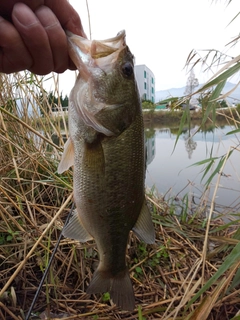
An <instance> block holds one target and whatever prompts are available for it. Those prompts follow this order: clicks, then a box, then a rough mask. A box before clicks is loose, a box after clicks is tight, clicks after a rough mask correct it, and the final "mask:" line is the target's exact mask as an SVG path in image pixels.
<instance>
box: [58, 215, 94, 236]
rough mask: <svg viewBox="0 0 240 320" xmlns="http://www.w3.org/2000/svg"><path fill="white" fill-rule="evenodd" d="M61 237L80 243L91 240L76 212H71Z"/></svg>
mask: <svg viewBox="0 0 240 320" xmlns="http://www.w3.org/2000/svg"><path fill="white" fill-rule="evenodd" d="M63 236H64V237H66V238H70V239H74V240H78V241H80V242H86V241H90V240H92V239H93V237H92V236H91V235H90V234H89V233H88V231H87V230H86V229H85V228H84V226H83V224H82V222H81V220H80V218H79V215H78V212H77V210H74V211H73V214H72V216H71V218H70V221H69V222H68V224H67V225H66V226H65V227H64V228H63Z"/></svg>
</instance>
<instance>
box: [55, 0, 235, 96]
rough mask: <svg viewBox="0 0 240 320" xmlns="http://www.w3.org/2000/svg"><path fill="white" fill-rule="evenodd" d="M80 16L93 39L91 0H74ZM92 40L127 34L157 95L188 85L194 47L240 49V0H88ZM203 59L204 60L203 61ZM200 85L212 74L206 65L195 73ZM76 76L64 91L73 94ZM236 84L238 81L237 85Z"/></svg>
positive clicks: (67, 79) (63, 82) (69, 75)
mask: <svg viewBox="0 0 240 320" xmlns="http://www.w3.org/2000/svg"><path fill="white" fill-rule="evenodd" d="M69 2H70V3H71V5H72V6H73V7H74V8H75V10H76V11H77V12H78V13H79V15H80V18H81V21H82V25H83V28H84V30H85V32H86V34H87V36H88V37H89V38H90V30H89V19H88V17H89V16H88V11H87V6H86V1H83V0H69ZM87 2H88V7H89V13H90V25H91V38H92V39H96V40H102V39H107V38H111V37H114V36H115V35H116V34H117V33H118V32H119V31H120V30H123V29H125V31H126V42H127V44H128V46H129V48H130V50H131V52H132V53H133V54H134V56H135V59H136V64H145V65H146V66H147V67H148V68H150V69H151V70H152V72H153V73H154V75H155V91H158V90H165V89H170V88H180V87H183V86H185V85H186V81H187V77H188V75H189V74H188V73H187V69H186V68H185V69H184V66H185V63H186V60H187V57H188V55H189V53H190V52H191V50H192V49H197V50H199V54H200V56H204V55H205V54H206V52H203V51H200V50H203V49H218V50H221V51H223V52H227V53H228V54H229V55H230V56H236V55H237V54H239V53H240V50H239V49H240V48H239V45H238V48H237V47H235V48H232V49H230V48H229V46H228V47H226V44H227V43H228V42H230V41H231V40H232V39H233V38H234V37H235V36H237V35H238V34H239V32H240V30H239V19H240V17H238V18H237V19H236V20H235V21H233V22H232V23H231V24H230V25H229V26H228V24H229V22H230V21H231V20H232V19H233V18H234V17H235V16H236V15H237V13H238V12H239V11H240V1H239V0H232V2H231V4H230V5H229V6H227V3H228V1H225V0H218V1H214V0H213V1H212V0H194V1H193V0H181V1H180V0H165V1H163V0H148V1H146V0H121V1H119V0H115V1H113V0H101V1H100V0H88V1H87ZM200 56H199V57H200ZM194 71H195V75H196V77H197V78H198V80H199V82H200V83H203V82H205V81H207V80H208V79H209V78H210V76H212V73H211V72H210V73H202V72H201V68H200V65H199V67H196V68H195V69H194ZM74 79H75V72H73V71H67V72H65V73H64V74H63V75H61V76H60V90H61V91H63V92H64V93H66V94H69V92H70V90H71V88H72V87H73V85H74ZM233 82H234V81H233Z"/></svg>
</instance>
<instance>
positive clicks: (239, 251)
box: [186, 243, 240, 310]
mask: <svg viewBox="0 0 240 320" xmlns="http://www.w3.org/2000/svg"><path fill="white" fill-rule="evenodd" d="M239 259H240V243H238V244H237V245H236V246H235V247H234V248H233V249H232V251H231V253H230V254H229V255H228V256H227V257H226V259H225V260H224V262H223V263H222V265H221V266H220V267H219V269H218V270H217V272H216V273H215V274H214V275H213V276H212V277H211V278H210V279H209V280H208V281H207V283H206V284H205V285H204V286H203V287H202V288H201V289H200V290H199V291H198V292H197V293H196V294H195V296H194V297H193V298H192V299H191V300H190V301H189V303H188V304H187V307H186V310H187V309H188V308H189V307H190V306H191V305H192V304H193V303H194V302H195V301H196V300H197V299H198V298H199V297H200V296H201V295H202V294H203V293H204V292H205V291H207V290H208V289H209V288H210V287H211V286H212V285H213V284H214V283H216V281H217V280H218V278H219V277H221V276H222V275H223V274H224V273H225V272H226V271H227V270H228V269H229V268H230V267H231V266H232V265H233V264H234V263H236V262H237V261H239Z"/></svg>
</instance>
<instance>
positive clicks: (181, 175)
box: [145, 123, 240, 213]
mask: <svg viewBox="0 0 240 320" xmlns="http://www.w3.org/2000/svg"><path fill="white" fill-rule="evenodd" d="M199 128H200V127H199V125H197V124H195V125H193V126H192V127H191V128H190V130H188V129H186V130H183V132H182V133H181V135H180V137H179V139H178V141H177V144H176V146H175V143H176V138H177V132H178V128H177V127H170V126H165V127H164V126H163V125H158V127H157V126H156V125H155V126H149V125H146V126H145V137H146V146H147V172H146V187H148V188H155V191H156V190H157V192H158V194H161V195H165V197H167V198H170V197H173V198H175V199H177V198H179V199H182V198H183V197H184V195H185V194H188V195H191V197H192V199H193V201H194V202H195V203H199V201H200V198H201V197H202V195H203V191H204V190H205V186H204V184H205V183H206V182H207V180H208V178H209V177H210V176H211V174H212V173H213V171H214V170H215V169H216V168H217V165H218V163H219V159H220V157H221V156H224V155H225V154H226V153H227V152H229V151H230V150H233V148H235V149H234V151H233V152H232V154H231V156H230V157H229V159H228V160H227V162H226V164H225V166H224V167H223V170H222V173H221V175H220V176H219V174H216V175H215V176H214V178H213V179H212V181H211V183H210V184H209V188H208V200H207V201H208V203H210V201H211V199H212V197H213V194H214V188H215V186H216V184H217V186H218V189H217V193H216V197H214V199H215V210H216V211H217V212H221V213H225V212H229V211H231V212H238V211H240V147H239V144H240V133H236V134H230V135H227V133H228V132H230V131H233V130H236V128H235V127H234V126H230V125H229V124H227V123H225V124H222V123H221V125H220V126H217V127H216V128H215V127H214V126H210V127H206V128H205V130H202V129H199ZM174 146H175V148H174ZM211 156H212V157H218V159H216V161H215V163H214V166H213V167H211V168H210V170H209V171H208V173H207V174H206V176H205V177H204V178H203V179H202V177H203V174H204V168H206V165H208V163H209V162H208V163H205V164H204V165H201V166H200V165H194V164H196V163H197V162H199V161H202V160H205V159H208V158H210V157H211ZM219 169H220V168H219ZM218 177H220V182H219V183H218V182H217V179H218ZM216 182H217V183H216Z"/></svg>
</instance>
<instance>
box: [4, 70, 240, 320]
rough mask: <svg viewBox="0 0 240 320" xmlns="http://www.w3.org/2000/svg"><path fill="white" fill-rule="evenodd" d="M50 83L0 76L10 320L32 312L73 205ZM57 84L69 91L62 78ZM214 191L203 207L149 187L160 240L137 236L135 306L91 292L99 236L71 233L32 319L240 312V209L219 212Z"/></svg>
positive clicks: (133, 247)
mask: <svg viewBox="0 0 240 320" xmlns="http://www.w3.org/2000/svg"><path fill="white" fill-rule="evenodd" d="M44 81H45V79H44V78H42V77H37V76H35V75H33V74H30V73H28V72H24V73H16V74H12V75H3V74H1V75H0V86H1V94H0V178H1V184H0V244H1V245H0V318H1V319H6V320H8V319H9V320H10V319H11V320H12V319H14V320H15V319H18V320H20V319H22V320H24V319H25V316H26V313H27V312H28V310H29V307H30V305H31V303H32V300H33V297H34V295H35V292H36V290H37V288H38V287H39V283H40V281H41V279H42V275H43V272H44V270H45V269H46V267H47V265H48V263H49V257H50V255H51V252H52V251H53V249H54V247H55V245H56V242H57V240H58V238H59V235H60V232H61V229H62V227H63V224H64V222H65V220H66V217H67V215H68V213H69V211H70V207H71V203H72V171H71V170H69V171H68V172H66V173H64V174H63V175H58V174H57V166H58V163H59V160H60V156H61V152H62V150H63V145H64V141H63V136H62V131H63V130H64V131H66V134H67V130H66V129H67V125H66V119H65V118H64V117H58V118H54V117H53V116H52V105H50V104H49V101H48V99H47V97H48V93H47V92H46V91H45V90H44ZM47 81H52V83H53V85H54V88H55V89H54V90H55V91H54V92H55V94H56V95H59V92H58V90H57V88H58V85H57V84H58V79H57V78H56V76H55V75H52V78H51V79H49V80H47ZM57 107H58V108H59V109H61V105H60V101H59V104H58V105H57ZM234 121H235V122H236V125H238V123H239V120H234ZM56 141H57V142H56ZM236 152H239V150H238V151H237V150H236ZM228 159H229V157H225V158H224V159H223V160H222V162H221V163H220V165H219V168H218V171H216V172H215V174H216V175H220V174H221V170H222V169H223V167H224V162H225V161H228ZM218 184H219V181H217V183H216V188H217V187H218ZM206 197H207V190H206V194H204V195H202V197H201V201H200V204H199V205H198V206H196V205H195V204H194V202H193V201H192V199H191V197H190V194H188V192H187V193H186V196H185V197H184V198H183V199H180V200H181V201H177V199H176V198H171V197H170V198H169V197H166V195H165V196H162V195H158V194H157V192H156V190H150V191H147V199H148V203H149V206H150V208H151V211H152V216H153V221H154V225H155V231H156V243H155V244H154V245H148V246H147V245H145V244H143V243H141V242H140V241H139V240H138V239H137V238H136V237H135V235H134V234H131V235H130V239H129V247H128V253H127V260H128V264H129V268H130V274H131V279H132V282H133V286H134V291H135V294H136V306H137V307H136V309H135V311H134V312H133V313H128V312H123V311H120V310H118V309H116V308H115V307H114V306H113V305H112V304H111V301H110V300H109V295H108V294H107V293H106V294H104V295H96V296H93V297H90V296H88V295H87V294H86V293H85V291H86V288H87V286H88V284H89V282H90V279H91V278H92V274H93V271H94V268H95V266H96V264H97V261H98V258H97V252H96V246H95V244H94V242H89V243H85V244H81V243H79V242H77V241H72V240H69V239H62V240H61V241H60V245H59V248H58V250H57V252H56V254H55V257H54V259H53V263H52V264H51V268H50V271H49V273H48V276H47V278H46V280H45V283H44V285H43V287H42V288H41V291H40V295H39V298H38V300H37V301H36V304H35V306H34V309H33V313H32V315H31V319H60V318H64V319H164V320H167V319H171V320H172V319H184V320H185V319H189V320H193V319H201V320H204V319H214V320H216V319H237V317H238V312H239V311H238V310H239V306H240V298H239V284H240V281H239V271H238V269H239V261H240V260H239V258H240V250H239V249H240V248H239V246H240V244H239V239H240V233H239V228H238V226H239V219H240V218H239V212H234V211H233V212H228V222H227V223H226V222H225V220H224V218H223V217H222V216H216V215H215V212H214V197H213V198H212V199H208V201H206Z"/></svg>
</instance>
